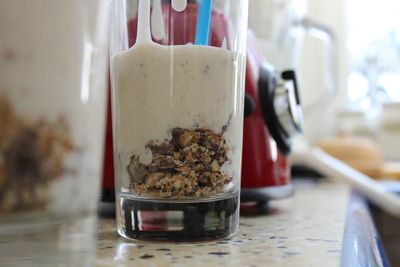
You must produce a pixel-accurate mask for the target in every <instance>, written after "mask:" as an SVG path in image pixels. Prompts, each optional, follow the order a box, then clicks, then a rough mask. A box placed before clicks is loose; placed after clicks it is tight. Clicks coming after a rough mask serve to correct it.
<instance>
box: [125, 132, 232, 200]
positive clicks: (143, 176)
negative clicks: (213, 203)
mask: <svg viewBox="0 0 400 267" xmlns="http://www.w3.org/2000/svg"><path fill="white" fill-rule="evenodd" d="M171 132H172V139H171V140H165V141H163V142H158V141H151V142H149V143H148V144H147V146H146V147H147V148H149V149H150V150H151V152H152V155H153V157H152V161H151V163H150V164H147V165H145V164H142V163H141V162H140V161H139V157H138V156H137V155H133V156H132V157H131V161H130V164H129V166H128V167H127V170H128V173H129V176H130V179H131V186H130V189H131V191H133V192H135V193H137V194H138V195H141V196H150V197H154V198H173V199H187V198H198V197H206V196H209V195H212V194H216V193H221V192H223V191H224V190H225V188H226V186H227V184H229V183H230V182H231V181H232V177H229V176H228V175H227V174H224V172H223V171H222V170H221V167H222V165H224V163H225V162H227V161H228V158H227V152H228V150H229V147H228V145H227V144H226V141H225V138H224V136H223V133H224V130H222V132H221V133H215V132H213V131H211V130H209V129H202V128H196V129H182V128H174V129H172V131H171Z"/></svg>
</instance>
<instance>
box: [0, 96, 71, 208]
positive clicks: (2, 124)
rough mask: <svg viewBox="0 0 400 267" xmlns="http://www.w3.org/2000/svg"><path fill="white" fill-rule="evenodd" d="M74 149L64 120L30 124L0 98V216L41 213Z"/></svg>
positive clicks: (5, 100) (43, 120)
mask: <svg viewBox="0 0 400 267" xmlns="http://www.w3.org/2000/svg"><path fill="white" fill-rule="evenodd" d="M73 149H74V146H73V143H72V141H71V139H70V136H69V130H68V127H67V122H66V121H65V119H63V118H59V119H58V120H56V121H55V122H51V123H50V122H48V121H46V120H45V119H41V120H38V121H36V122H33V123H30V122H28V121H27V120H25V119H24V118H22V117H21V116H19V114H16V113H15V111H14V109H13V107H12V105H11V104H10V101H8V99H7V98H6V97H4V96H1V95H0V214H1V213H7V212H13V211H34V210H43V209H44V208H45V206H46V204H47V203H48V201H49V185H50V183H51V182H52V181H53V180H56V179H57V178H59V177H61V176H62V175H63V173H64V171H65V167H64V159H65V156H66V154H67V153H69V152H71V151H72V150H73Z"/></svg>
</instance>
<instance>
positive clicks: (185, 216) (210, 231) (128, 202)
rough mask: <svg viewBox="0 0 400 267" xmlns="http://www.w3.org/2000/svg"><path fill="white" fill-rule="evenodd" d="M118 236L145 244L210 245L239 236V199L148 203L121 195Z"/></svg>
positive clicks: (119, 195) (152, 201) (232, 197)
mask: <svg viewBox="0 0 400 267" xmlns="http://www.w3.org/2000/svg"><path fill="white" fill-rule="evenodd" d="M116 205H117V207H116V212H117V226H118V233H119V234H120V235H121V236H123V237H125V238H128V239H136V240H144V241H174V242H177V241H178V242H179V241H186V242H187V241H207V240H215V239H220V238H226V237H229V236H231V235H233V234H234V233H236V231H237V228H238V223H239V195H238V194H235V195H233V196H232V195H230V196H229V198H221V199H216V200H208V199H207V200H202V201H201V202H200V201H199V200H197V202H194V201H193V200H192V201H176V200H157V201H154V200H146V199H139V198H132V197H131V196H130V197H128V196H127V194H123V193H122V194H118V195H117V198H116Z"/></svg>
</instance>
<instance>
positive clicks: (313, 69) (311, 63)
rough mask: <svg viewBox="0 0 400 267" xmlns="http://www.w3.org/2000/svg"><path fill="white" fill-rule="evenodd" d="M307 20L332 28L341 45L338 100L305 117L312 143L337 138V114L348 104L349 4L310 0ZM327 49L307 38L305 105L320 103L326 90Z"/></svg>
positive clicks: (340, 0) (342, 0)
mask: <svg viewBox="0 0 400 267" xmlns="http://www.w3.org/2000/svg"><path fill="white" fill-rule="evenodd" d="M308 16H310V17H311V18H313V19H315V20H318V21H320V22H322V23H325V24H326V25H327V26H329V27H331V28H332V29H333V30H334V31H335V32H336V36H337V41H338V52H339V57H338V74H339V79H338V81H337V86H338V87H337V88H338V90H339V94H338V97H336V99H335V100H334V101H333V100H331V101H329V103H331V104H332V105H326V106H325V107H323V108H321V109H318V110H314V111H313V112H308V113H307V114H305V135H306V137H307V138H308V139H309V140H310V141H316V140H319V139H321V138H323V137H327V136H332V135H334V134H335V124H336V122H335V114H336V112H337V110H338V109H339V107H340V106H344V105H345V104H346V95H347V69H348V66H347V48H346V0H309V5H308ZM325 60H326V56H325V47H324V45H323V43H322V42H321V41H320V40H318V39H316V38H313V37H306V38H305V41H304V50H303V54H302V59H301V70H302V73H301V76H302V80H301V90H302V98H303V102H304V103H305V105H307V104H309V103H310V102H314V101H318V98H319V97H320V95H321V94H320V92H321V91H322V88H324V80H323V76H324V64H325Z"/></svg>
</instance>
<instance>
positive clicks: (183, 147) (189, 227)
mask: <svg viewBox="0 0 400 267" xmlns="http://www.w3.org/2000/svg"><path fill="white" fill-rule="evenodd" d="M247 9H248V1H245V0H240V1H239V0H232V1H230V0H226V1H215V2H214V3H212V1H210V0H201V1H186V0H185V1H182V0H180V1H177V0H174V1H162V0H154V1H148V0H140V1H137V0H127V1H116V2H115V6H114V21H113V22H114V23H113V27H112V36H111V56H112V58H111V80H112V91H113V124H114V152H115V164H116V165H115V169H116V175H115V176H116V194H117V196H116V205H117V225H118V231H119V233H120V235H122V236H124V237H126V238H132V239H141V240H175V241H187V240H208V239H216V238H223V237H227V236H230V235H232V234H233V233H235V231H236V230H237V227H238V218H239V191H240V173H241V154H242V132H243V129H242V126H243V125H242V124H243V105H244V71H245V48H246V34H247Z"/></svg>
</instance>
